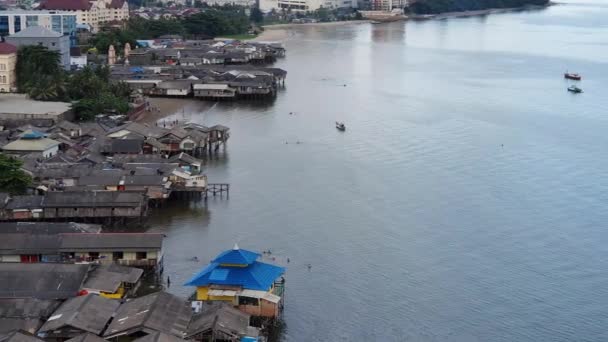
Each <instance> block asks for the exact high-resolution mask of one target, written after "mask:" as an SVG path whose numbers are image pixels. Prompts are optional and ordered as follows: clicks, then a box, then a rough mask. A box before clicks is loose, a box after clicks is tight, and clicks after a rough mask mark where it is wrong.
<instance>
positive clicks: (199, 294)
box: [196, 286, 236, 302]
mask: <svg viewBox="0 0 608 342" xmlns="http://www.w3.org/2000/svg"><path fill="white" fill-rule="evenodd" d="M208 293H209V288H208V287H207V286H204V287H197V288H196V300H222V301H225V302H234V301H235V300H236V297H235V296H209V294H208Z"/></svg>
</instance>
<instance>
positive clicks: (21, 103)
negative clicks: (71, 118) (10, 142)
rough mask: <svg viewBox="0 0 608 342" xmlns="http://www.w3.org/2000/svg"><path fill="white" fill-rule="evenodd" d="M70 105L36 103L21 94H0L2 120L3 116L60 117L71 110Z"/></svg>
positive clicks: (45, 102) (0, 115)
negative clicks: (32, 115) (36, 115)
mask: <svg viewBox="0 0 608 342" xmlns="http://www.w3.org/2000/svg"><path fill="white" fill-rule="evenodd" d="M70 105H71V104H70V103H67V102H47V101H34V100H31V99H28V98H27V97H25V96H24V95H20V94H0V119H1V118H2V114H38V115H41V114H47V115H50V116H53V115H54V116H58V115H61V114H63V113H65V112H67V111H69V110H70Z"/></svg>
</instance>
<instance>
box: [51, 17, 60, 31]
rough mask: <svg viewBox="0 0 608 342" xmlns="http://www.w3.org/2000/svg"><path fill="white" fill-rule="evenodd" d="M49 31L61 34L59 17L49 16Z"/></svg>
mask: <svg viewBox="0 0 608 342" xmlns="http://www.w3.org/2000/svg"><path fill="white" fill-rule="evenodd" d="M51 29H52V30H53V31H55V32H59V33H61V16H60V15H53V16H51Z"/></svg>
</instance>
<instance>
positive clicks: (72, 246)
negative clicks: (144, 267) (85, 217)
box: [0, 233, 163, 279]
mask: <svg viewBox="0 0 608 342" xmlns="http://www.w3.org/2000/svg"><path fill="white" fill-rule="evenodd" d="M0 237H1V238H0V255H14V254H58V253H59V252H74V251H90V252H96V251H100V252H101V251H128V250H160V249H161V248H162V239H163V235H162V234H157V233H99V234H97V233H95V234H91V233H63V234H26V233H13V234H8V233H5V234H2V235H0ZM127 279H130V278H127Z"/></svg>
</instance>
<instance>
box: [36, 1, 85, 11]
mask: <svg viewBox="0 0 608 342" xmlns="http://www.w3.org/2000/svg"><path fill="white" fill-rule="evenodd" d="M38 8H40V9H45V10H68V11H78V10H81V11H88V10H89V9H90V8H91V3H90V2H89V1H88V0H44V1H42V2H41V3H40V6H39V7H38Z"/></svg>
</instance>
